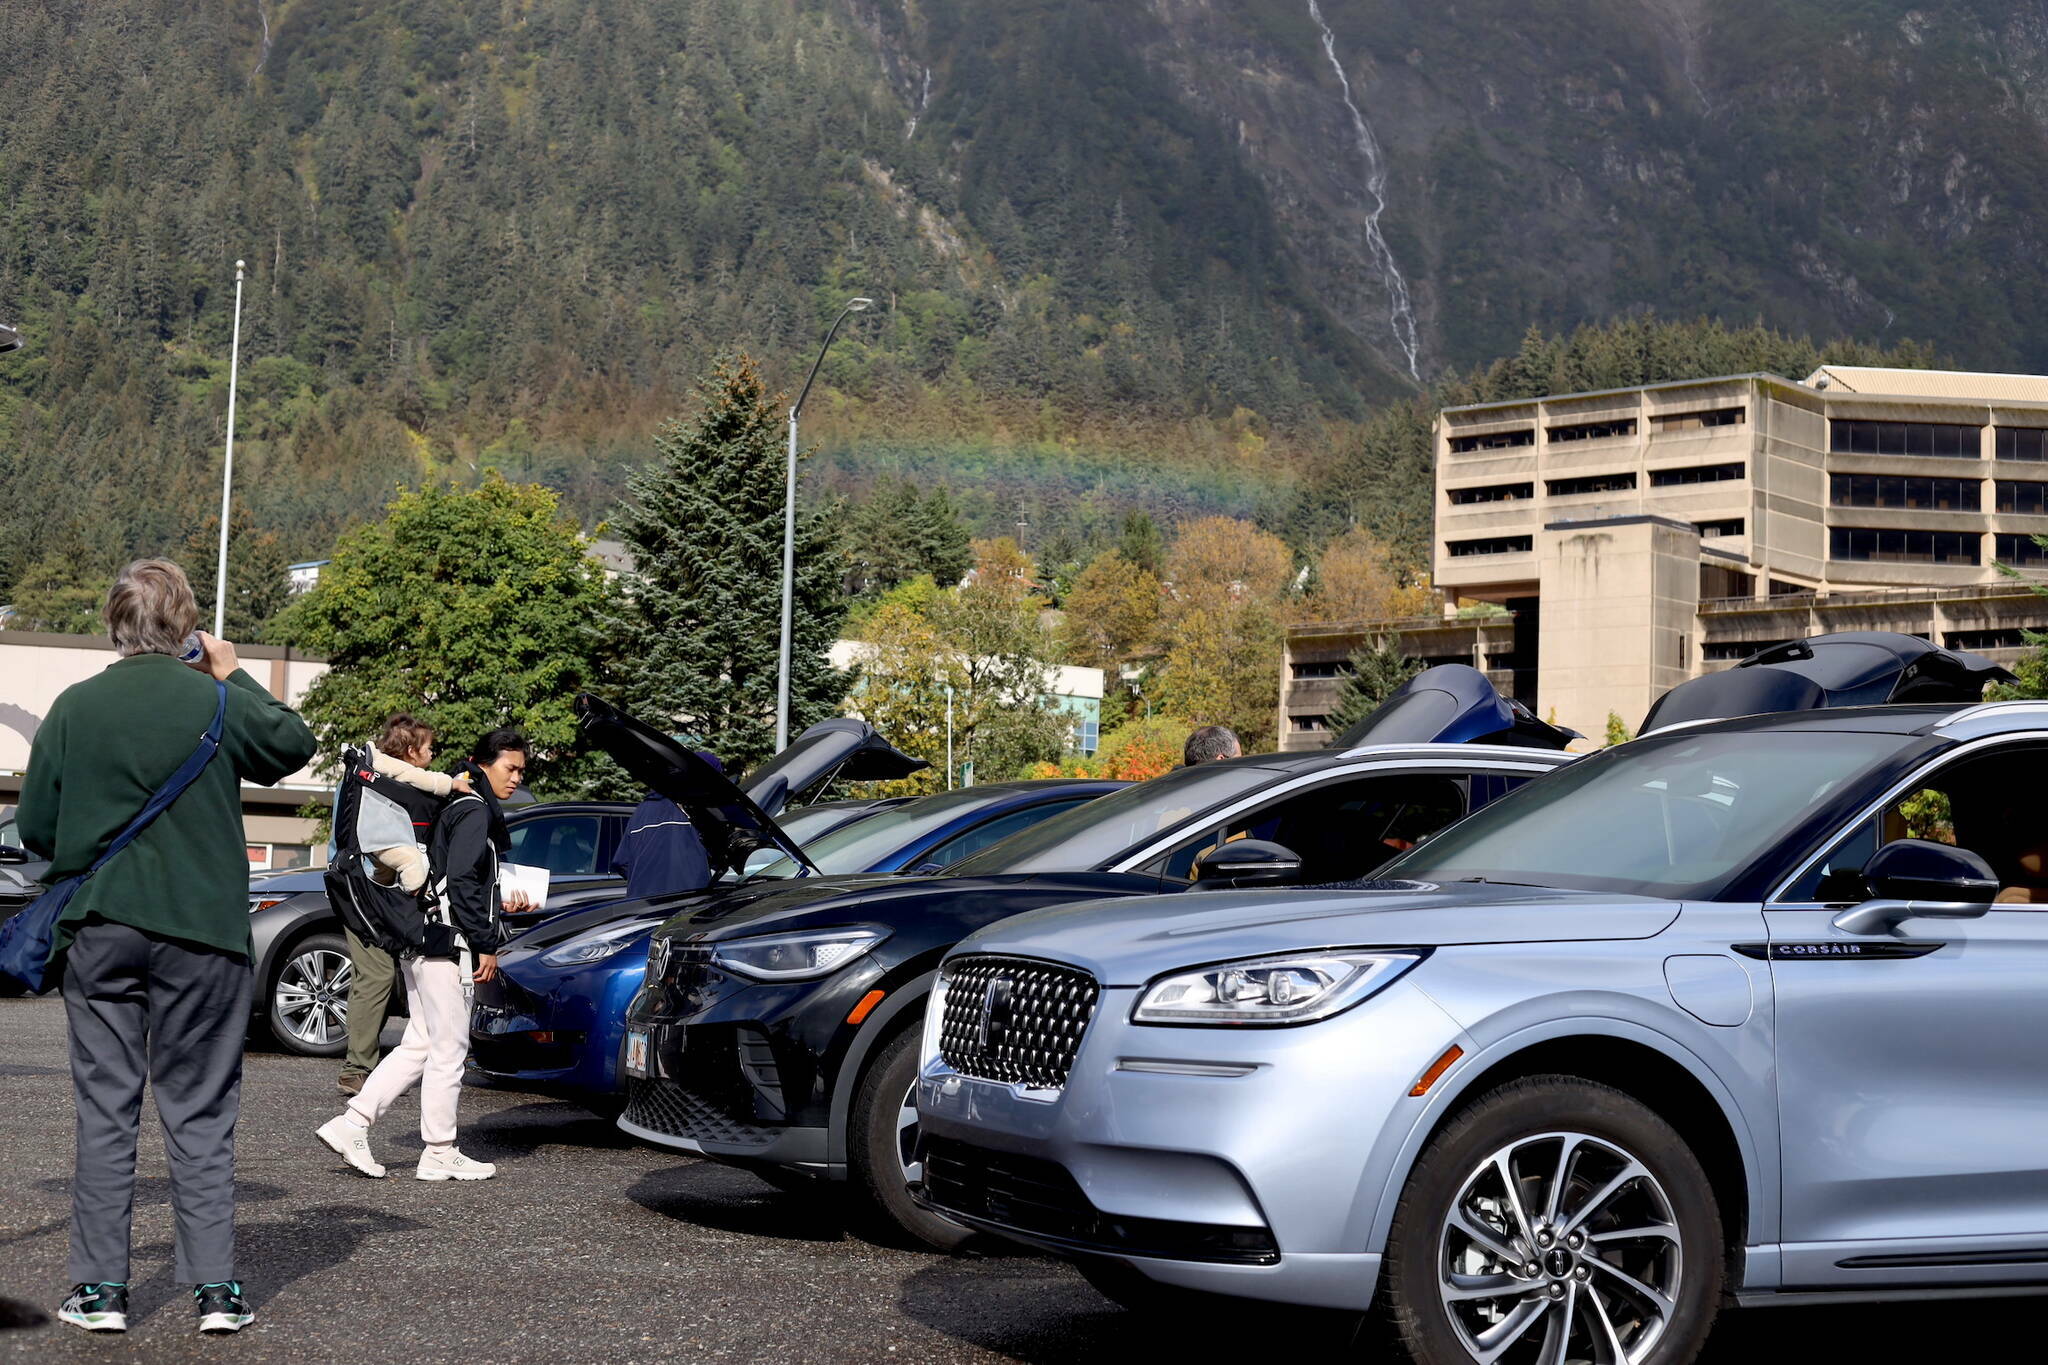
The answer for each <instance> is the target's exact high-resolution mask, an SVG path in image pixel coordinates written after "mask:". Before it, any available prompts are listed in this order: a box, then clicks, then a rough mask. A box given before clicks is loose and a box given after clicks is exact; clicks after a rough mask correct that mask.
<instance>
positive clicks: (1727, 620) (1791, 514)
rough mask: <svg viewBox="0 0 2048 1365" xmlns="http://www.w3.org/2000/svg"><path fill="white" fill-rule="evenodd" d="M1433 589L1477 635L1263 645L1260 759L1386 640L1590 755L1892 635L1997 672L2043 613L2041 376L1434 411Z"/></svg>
mask: <svg viewBox="0 0 2048 1365" xmlns="http://www.w3.org/2000/svg"><path fill="white" fill-rule="evenodd" d="M1436 483H1437V488H1436V540H1435V582H1436V585H1437V586H1438V587H1439V588H1441V589H1442V590H1443V592H1444V594H1445V597H1446V599H1447V600H1448V601H1450V602H1452V603H1458V602H1463V603H1466V604H1473V603H1493V604H1497V605H1498V606H1499V607H1501V608H1504V609H1505V610H1506V611H1507V612H1508V613H1509V615H1507V616H1504V617H1495V618H1493V619H1491V620H1485V621H1475V620H1455V619H1443V620H1439V619H1435V618H1432V619H1430V620H1428V621H1411V622H1392V623H1366V622H1353V623H1346V624H1344V625H1341V626H1305V627H1297V628H1295V629H1293V630H1291V631H1290V632H1289V635H1288V649H1287V658H1286V660H1285V662H1284V664H1283V680H1282V702H1281V738H1282V743H1283V745H1284V746H1285V747H1287V748H1313V747H1316V746H1317V745H1319V744H1321V743H1323V742H1325V741H1326V740H1327V738H1328V735H1327V733H1326V730H1327V726H1326V717H1327V714H1328V711H1329V709H1330V707H1331V706H1332V705H1334V703H1335V699H1336V694H1337V692H1338V690H1339V689H1340V688H1341V687H1342V681H1343V674H1344V671H1345V666H1344V663H1343V661H1344V659H1345V658H1346V657H1347V656H1348V655H1349V653H1350V652H1351V651H1352V650H1353V649H1355V648H1357V646H1358V644H1359V643H1360V642H1362V641H1363V640H1365V639H1369V638H1372V637H1374V636H1377V635H1384V634H1388V633H1390V632H1391V633H1393V634H1395V635H1396V636H1398V638H1399V639H1400V642H1401V646H1402V648H1403V650H1404V651H1405V652H1407V653H1409V654H1410V655H1411V656H1414V657H1418V658H1424V659H1427V660H1428V661H1430V662H1445V661H1449V660H1456V661H1458V662H1467V663H1474V664H1476V665H1478V666H1479V667H1481V668H1484V669H1486V670H1487V671H1488V672H1489V673H1490V674H1491V675H1492V676H1493V677H1494V680H1495V682H1496V683H1497V684H1498V685H1499V686H1501V687H1502V688H1503V690H1507V691H1511V692H1512V693H1513V694H1514V695H1515V696H1516V697H1517V698H1519V699H1520V700H1522V701H1524V702H1527V703H1528V704H1529V705H1530V706H1532V707H1534V708H1535V709H1536V710H1537V712H1538V713H1539V714H1544V715H1548V714H1551V713H1553V712H1554V713H1555V715H1556V717H1557V719H1558V720H1559V721H1560V722H1562V723H1563V724H1566V725H1570V726H1572V727H1574V728H1576V729H1579V730H1582V731H1585V732H1586V733H1587V734H1589V735H1593V736H1598V735H1599V734H1600V733H1601V732H1602V730H1603V729H1604V728H1605V726H1606V723H1607V717H1608V716H1609V715H1610V714H1613V715H1616V716H1619V717H1621V718H1622V720H1623V721H1624V723H1626V724H1627V725H1629V726H1631V727H1633V726H1635V725H1637V724H1638V723H1640V721H1641V720H1642V717H1643V714H1644V713H1645V712H1646V711H1647V710H1648V709H1649V706H1650V703H1651V702H1652V701H1654V700H1655V699H1656V697H1657V696H1658V695H1660V694H1661V693H1662V692H1663V691H1664V690H1665V689H1667V688H1669V687H1672V686H1674V685H1676V684H1677V683H1680V682H1683V681H1684V680H1685V679H1687V678H1689V677H1694V676H1697V675H1698V674H1700V673H1702V672H1707V671H1712V670H1714V669H1716V668H1722V667H1727V666H1728V665H1729V664H1731V663H1733V662H1734V661H1735V660H1738V659H1741V658H1743V657H1745V656H1747V655H1748V654H1750V653H1753V652H1754V651H1755V650H1757V649H1760V648H1763V647H1764V646H1766V645H1769V644H1773V643H1776V642H1777V641H1780V640H1785V639H1797V638H1800V637H1803V636H1806V635H1810V634H1816V633H1820V632H1823V631H1830V630H1899V631H1904V632H1906V633H1908V634H1917V635H1922V636H1926V637H1928V638H1930V639H1934V640H1936V641H1938V642H1940V643H1942V644H1946V645H1951V646H1955V647H1957V648H1964V649H1973V650H1977V651H1980V652H1983V653H1986V654H1988V655H1990V656H1991V657H1993V658H1996V659H1999V660H2000V661H2001V662H2008V663H2009V662H2010V661H2012V660H2013V659H2016V658H2017V657H2018V656H2019V654H2020V652H2021V649H2022V642H2021V634H2022V631H2023V630H2024V629H2028V628H2033V629H2042V628H2048V601H2044V599H2042V598H2040V597H2037V596H2034V595H2032V594H2030V593H2028V592H2027V591H2026V590H2025V589H2024V587H2021V586H2019V585H2016V584H2014V583H2013V582H2012V581H2011V580H2010V579H2009V578H2006V577H2004V576H2003V575H2001V574H2000V573H1999V571H1998V568H1997V565H1999V564H2001V563H2003V564H2010V565H2014V566H2018V567H2021V568H2026V567H2029V566H2036V567H2044V568H2048V565H2044V563H2043V561H2044V559H2048V555H2044V553H2043V551H2042V550H2041V549H2040V548H2039V547H2038V546H2036V545H2035V544H2034V542H2033V537H2034V536H2036V535H2042V534H2048V376H2035V375H2005V374H1970V373H1960V372H1948V371H1921V370H1893V369H1874V368H1862V367H1853V366H1832V365H1831V366H1823V367H1822V368H1821V369H1819V370H1816V371H1815V372H1814V373H1813V374H1812V375H1810V376H1808V378H1807V379H1806V380H1805V381H1804V382H1800V383H1795V382H1793V381H1790V380H1786V379H1782V378H1779V377H1777V376H1775V375H1765V374H1746V375H1729V376H1725V377H1721V378H1714V379H1703V380H1690V381H1684V382H1678V383H1669V384H1653V385H1648V386H1645V387H1641V388H1632V389H1617V390H1612V391H1607V392H1600V393H1578V394H1562V395H1556V396H1552V397H1546V398H1539V399H1533V400H1525V401H1513V402H1503V403H1482V404H1475V405H1471V406H1467V407H1459V408H1447V409H1445V410H1444V411H1443V412H1442V414H1441V415H1440V416H1439V418H1438V421H1437V424H1436Z"/></svg>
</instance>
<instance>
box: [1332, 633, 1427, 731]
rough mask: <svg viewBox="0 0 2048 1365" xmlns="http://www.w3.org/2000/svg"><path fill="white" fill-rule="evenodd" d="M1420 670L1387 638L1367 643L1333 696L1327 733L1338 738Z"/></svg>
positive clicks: (1418, 665)
mask: <svg viewBox="0 0 2048 1365" xmlns="http://www.w3.org/2000/svg"><path fill="white" fill-rule="evenodd" d="M1421 671H1422V665H1421V664H1420V663H1418V662H1416V661H1415V660H1414V659H1411V658H1409V657H1407V656H1406V655H1404V654H1403V653H1401V647H1400V645H1399V644H1398V643H1397V642H1396V641H1395V639H1394V637H1393V636H1391V635H1382V636H1379V637H1378V638H1376V639H1373V640H1369V641H1367V642H1366V644H1365V645H1364V646H1362V647H1361V648H1360V649H1358V650H1357V651H1356V652H1355V653H1353V654H1352V656H1351V676H1350V677H1348V678H1346V679H1345V680H1344V687H1343V689H1342V690H1341V691H1339V692H1338V693H1337V705H1336V706H1335V708H1333V709H1332V710H1331V712H1330V733H1331V735H1333V736H1336V735H1341V734H1343V733H1344V732H1345V731H1346V730H1349V729H1350V728H1351V727H1352V726H1354V725H1356V724H1358V722H1360V721H1362V720H1364V719H1365V718H1366V717H1367V716H1369V715H1371V714H1372V713H1373V712H1375V711H1377V710H1379V708H1380V707H1381V706H1383V705H1385V704H1386V700H1387V698H1388V697H1391V696H1393V695H1394V693H1395V692H1396V691H1397V690H1398V689H1399V688H1400V687H1401V685H1402V684H1403V683H1405V682H1407V681H1408V680H1409V679H1410V678H1412V677H1414V676H1415V675H1416V674H1418V673H1420V672H1421Z"/></svg>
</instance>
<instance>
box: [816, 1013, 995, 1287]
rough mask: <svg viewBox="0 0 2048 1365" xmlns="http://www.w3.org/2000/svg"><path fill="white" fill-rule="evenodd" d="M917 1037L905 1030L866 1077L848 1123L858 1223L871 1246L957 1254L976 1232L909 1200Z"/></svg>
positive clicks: (851, 1180)
mask: <svg viewBox="0 0 2048 1365" xmlns="http://www.w3.org/2000/svg"><path fill="white" fill-rule="evenodd" d="M920 1013H921V1012H920ZM918 1038H919V1035H918V1031H917V1030H916V1029H915V1028H908V1029H904V1030H903V1031H902V1032H900V1033H898V1034H897V1035H896V1036H895V1037H893V1038H891V1039H889V1040H888V1041H887V1042H885V1043H883V1044H882V1046H881V1048H880V1050H879V1052H878V1053H877V1055H876V1057H875V1059H874V1061H873V1062H871V1063H870V1064H869V1066H868V1068H867V1070H866V1071H865V1072H864V1073H863V1074H862V1076H861V1080H860V1088H859V1089H858V1090H856V1091H855V1092H854V1096H853V1109H852V1112H851V1113H850V1114H848V1116H847V1131H846V1168H847V1184H848V1186H849V1188H848V1191H847V1192H848V1193H849V1194H850V1195H851V1196H852V1205H853V1209H852V1211H853V1214H854V1218H855V1221H856V1222H857V1223H858V1224H859V1225H860V1230H861V1231H862V1232H863V1233H864V1234H865V1235H866V1236H867V1237H868V1238H869V1240H871V1241H876V1242H883V1243H887V1244H893V1245H899V1246H910V1247H914V1248H917V1249H920V1250H924V1251H940V1252H952V1251H957V1250H959V1249H960V1247H961V1245H962V1244H964V1243H965V1242H966V1241H967V1240H968V1238H970V1237H972V1236H973V1235H974V1234H973V1233H972V1231H970V1230H969V1229H967V1228H964V1227H962V1226H961V1225H960V1224H958V1223H956V1222H954V1221H953V1220H952V1219H950V1218H946V1217H943V1216H942V1215H940V1214H936V1213H933V1212H932V1211H931V1210H929V1209H925V1208H920V1207H919V1206H918V1204H917V1203H916V1201H915V1200H913V1199H912V1198H911V1197H910V1182H911V1181H912V1180H914V1179H916V1176H917V1173H916V1169H915V1167H914V1166H912V1165H911V1164H910V1163H909V1152H908V1151H907V1150H906V1144H908V1143H913V1142H914V1141H915V1138H916V1133H915V1130H914V1128H907V1127H906V1126H905V1119H904V1111H905V1103H906V1099H907V1098H908V1097H912V1095H913V1090H912V1087H913V1086H914V1085H915V1084H916V1081H917V1048H918Z"/></svg>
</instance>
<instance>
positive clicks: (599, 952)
mask: <svg viewBox="0 0 2048 1365" xmlns="http://www.w3.org/2000/svg"><path fill="white" fill-rule="evenodd" d="M658 923H660V921H659V920H651V919H636V920H627V921H626V922H625V923H624V924H607V925H606V926H605V927H604V928H602V929H593V930H592V931H591V932H589V933H587V934H581V935H578V936H577V937H575V938H572V939H570V940H569V941H568V942H567V943H563V944H558V945H557V946H555V947H553V948H550V949H549V950H548V951H546V952H544V953H542V954H541V955H540V960H541V962H542V963H543V964H544V965H546V966H549V967H575V966H579V965H581V964H582V963H585V962H602V961H604V960H605V959H606V958H608V957H610V956H612V955H613V954H614V953H616V952H618V951H619V950H620V949H621V948H624V947H625V946H626V945H627V944H628V943H630V942H631V941H632V940H634V939H636V938H638V937H639V936H640V935H642V934H644V933H646V932H647V931H648V930H649V929H651V928H653V927H654V926H655V925H656V924H658Z"/></svg>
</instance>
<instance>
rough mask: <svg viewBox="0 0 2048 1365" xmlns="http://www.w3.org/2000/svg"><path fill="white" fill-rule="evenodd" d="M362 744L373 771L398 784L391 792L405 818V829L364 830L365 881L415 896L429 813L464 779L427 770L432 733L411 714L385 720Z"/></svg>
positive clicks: (422, 879) (463, 786) (422, 876)
mask: <svg viewBox="0 0 2048 1365" xmlns="http://www.w3.org/2000/svg"><path fill="white" fill-rule="evenodd" d="M365 748H366V750H367V751H368V753H369V757H370V764H371V766H372V767H374V768H375V769H376V770H377V775H378V776H379V777H388V778H390V779H392V780H393V781H394V782H397V783H399V784H400V785H401V786H402V787H403V788H404V790H403V791H402V792H394V793H393V795H394V797H395V798H396V799H397V800H398V802H399V803H400V804H402V805H403V806H405V808H406V814H407V815H409V816H410V817H411V828H410V829H409V830H401V829H397V828H392V829H388V830H380V829H368V830H365V837H364V838H363V852H365V853H367V854H368V855H370V859H371V861H372V863H373V866H372V868H371V870H370V876H371V879H372V880H374V881H377V882H380V883H382V884H383V885H385V886H390V885H392V884H393V883H396V884H397V886H398V888H399V889H400V890H402V891H404V892H405V893H406V894H407V895H413V894H416V893H417V892H418V891H419V889H420V888H421V887H423V886H425V885H426V884H427V851H426V849H425V847H424V845H425V843H426V836H427V831H428V830H430V829H432V828H433V825H434V817H435V816H436V815H438V814H439V813H440V809H441V803H442V802H443V801H445V800H447V799H448V795H449V793H451V792H462V793H463V794H465V795H467V794H468V792H469V789H470V788H469V778H468V777H466V776H464V777H450V776H449V775H448V774H447V773H437V772H429V771H428V770H427V764H429V763H432V762H433V761H434V731H433V728H432V727H431V726H429V725H427V724H426V723H425V722H423V721H420V720H417V719H415V718H413V717H412V716H408V715H403V714H401V715H396V716H393V717H392V718H391V719H390V720H388V721H385V722H384V733H383V734H382V735H381V736H379V737H378V740H377V742H376V743H375V744H371V745H366V746H365ZM373 844H374V845H375V847H372V845H373Z"/></svg>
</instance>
